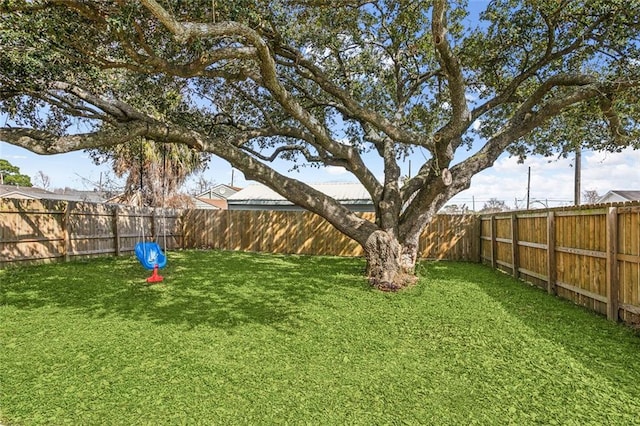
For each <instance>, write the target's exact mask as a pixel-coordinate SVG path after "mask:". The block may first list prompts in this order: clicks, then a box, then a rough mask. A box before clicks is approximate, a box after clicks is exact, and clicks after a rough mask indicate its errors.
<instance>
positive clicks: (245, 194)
mask: <svg viewBox="0 0 640 426" xmlns="http://www.w3.org/2000/svg"><path fill="white" fill-rule="evenodd" d="M309 186H311V187H312V188H314V189H316V190H318V191H320V192H323V193H325V194H327V195H328V196H330V197H331V198H333V199H335V200H336V201H338V202H340V204H342V205H344V206H345V207H347V208H349V209H350V210H351V211H355V212H372V211H374V206H373V201H372V200H371V196H370V195H369V193H368V192H367V191H366V190H365V189H364V186H362V184H360V183H318V184H309ZM227 204H228V206H229V210H280V211H284V210H287V211H302V210H304V209H303V208H302V207H299V206H296V205H294V204H293V203H292V202H291V201H289V200H287V199H285V198H284V197H283V196H282V195H280V194H278V193H277V192H275V191H274V190H272V189H270V188H268V187H266V186H264V185H262V184H251V185H248V186H247V187H246V188H244V189H242V190H241V191H238V192H237V193H235V194H233V195H232V196H230V197H229V198H228V199H227Z"/></svg>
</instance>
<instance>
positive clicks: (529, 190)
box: [527, 166, 531, 210]
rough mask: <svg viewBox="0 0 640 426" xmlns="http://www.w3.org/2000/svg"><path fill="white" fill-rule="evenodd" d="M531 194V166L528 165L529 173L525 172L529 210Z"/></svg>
mask: <svg viewBox="0 0 640 426" xmlns="http://www.w3.org/2000/svg"><path fill="white" fill-rule="evenodd" d="M530 194H531V166H529V173H528V174H527V210H529V195H530Z"/></svg>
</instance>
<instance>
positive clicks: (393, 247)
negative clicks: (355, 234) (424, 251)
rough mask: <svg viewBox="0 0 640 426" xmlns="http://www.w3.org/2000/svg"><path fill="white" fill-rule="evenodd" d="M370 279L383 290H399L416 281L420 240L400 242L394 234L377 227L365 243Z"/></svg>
mask: <svg viewBox="0 0 640 426" xmlns="http://www.w3.org/2000/svg"><path fill="white" fill-rule="evenodd" d="M364 251H365V256H366V259H367V275H368V277H369V282H370V283H371V285H372V286H373V287H375V288H378V289H380V290H382V291H398V290H401V289H403V288H405V287H408V286H410V285H412V284H414V283H415V282H416V281H417V279H418V278H417V277H416V275H415V265H416V258H417V251H418V247H417V244H410V243H405V244H401V243H400V242H399V241H398V238H397V237H395V236H394V235H392V234H390V233H388V232H384V231H376V232H374V233H372V234H371V235H370V236H369V238H368V239H367V242H366V244H365V245H364Z"/></svg>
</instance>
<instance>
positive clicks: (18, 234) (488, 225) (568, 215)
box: [0, 199, 640, 324]
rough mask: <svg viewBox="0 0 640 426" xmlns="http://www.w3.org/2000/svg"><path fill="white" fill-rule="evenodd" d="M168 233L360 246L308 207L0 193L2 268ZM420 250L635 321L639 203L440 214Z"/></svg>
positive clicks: (229, 242) (201, 239) (224, 245)
mask: <svg viewBox="0 0 640 426" xmlns="http://www.w3.org/2000/svg"><path fill="white" fill-rule="evenodd" d="M363 216H364V217H366V218H368V219H370V220H373V218H374V216H373V214H371V213H363ZM165 235H166V244H164V242H163V245H164V246H165V247H166V248H167V249H177V248H214V249H224V250H242V251H260V252H270V253H289V254H317V255H336V256H361V255H362V254H363V253H362V248H361V247H360V246H359V245H358V244H356V243H355V242H354V241H352V240H350V239H349V238H348V237H346V236H345V235H343V234H341V233H340V232H339V231H337V230H336V229H335V228H333V227H332V226H331V225H330V224H329V223H328V222H327V221H326V220H324V219H322V218H321V217H319V216H317V215H315V214H313V213H309V212H267V211H214V210H166V211H162V210H159V209H151V208H148V209H144V208H142V209H141V208H133V207H124V206H116V205H102V204H91V203H76V202H66V201H53V200H48V201H47V200H16V199H0V268H1V267H4V266H7V265H11V264H21V263H29V262H41V261H52V260H69V259H71V258H75V257H82V256H95V255H116V256H117V255H121V254H123V253H129V252H132V251H133V248H134V246H135V244H136V242H138V241H140V240H141V239H143V238H152V239H159V238H163V236H165ZM419 256H420V257H421V258H429V259H447V260H463V261H476V262H478V261H481V262H483V263H486V264H489V265H491V266H492V267H494V268H498V269H501V270H503V271H507V272H509V273H511V274H513V276H514V277H516V278H519V279H522V280H524V281H528V282H531V283H533V284H535V285H538V286H540V287H542V288H544V289H546V290H547V291H548V292H549V293H551V294H555V295H558V296H560V297H562V298H566V299H569V300H571V301H573V302H575V303H577V304H580V305H583V306H585V307H587V308H589V309H592V310H594V311H596V312H599V313H602V314H605V315H607V316H608V317H609V318H610V319H612V320H618V319H622V320H623V321H625V322H627V323H635V324H638V323H640V203H631V204H625V205H615V206H614V205H612V206H606V207H602V206H588V207H583V208H573V209H568V208H565V209H551V210H548V211H526V212H509V213H497V214H493V215H485V216H481V217H479V216H474V215H468V216H457V215H438V216H437V217H436V218H435V219H434V221H432V222H431V223H430V224H429V225H428V226H427V228H426V229H425V230H424V232H423V234H422V236H421V238H420V247H419Z"/></svg>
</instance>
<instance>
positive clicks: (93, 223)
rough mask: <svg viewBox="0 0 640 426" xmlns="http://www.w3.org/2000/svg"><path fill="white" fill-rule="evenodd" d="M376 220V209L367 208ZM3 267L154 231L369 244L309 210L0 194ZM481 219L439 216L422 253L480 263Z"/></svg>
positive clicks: (271, 245) (238, 243)
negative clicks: (176, 206) (173, 206)
mask: <svg viewBox="0 0 640 426" xmlns="http://www.w3.org/2000/svg"><path fill="white" fill-rule="evenodd" d="M363 215H364V216H365V217H367V218H368V219H371V220H373V218H374V216H373V214H372V213H363ZM0 225H1V228H0V267H3V266H6V265H9V264H16V263H26V262H33V261H48V260H55V259H64V260H68V259H70V258H73V257H79V256H90V255H120V254H122V253H126V252H132V251H133V248H134V246H135V244H136V242H138V241H140V240H141V239H143V238H145V237H147V238H152V239H161V238H163V236H164V235H166V237H167V245H166V246H167V248H168V249H175V248H214V249H223V250H241V251H259V252H269V253H287V254H318V255H335V256H361V255H362V254H363V253H362V248H361V247H360V246H359V245H358V244H357V243H356V242H354V241H353V240H351V239H349V238H348V237H347V236H345V235H343V234H342V233H340V232H339V231H337V230H336V229H335V228H334V227H333V226H331V225H330V224H329V223H328V222H327V221H326V220H324V219H323V218H321V217H320V216H317V215H315V214H313V213H309V212H272V211H229V210H225V211H220V210H218V211H216V210H169V211H165V212H162V211H161V210H160V209H151V208H135V207H125V206H116V205H104V204H92V203H76V202H65V201H53V200H17V199H0ZM479 242H480V240H479V236H478V219H477V217H474V216H447V215H442V216H438V217H437V218H436V220H434V221H433V222H432V223H431V224H430V225H429V226H428V227H427V228H426V229H425V230H424V232H423V234H422V238H421V239H420V248H419V250H420V254H421V257H423V258H433V259H448V260H473V261H479V255H478V254H479Z"/></svg>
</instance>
